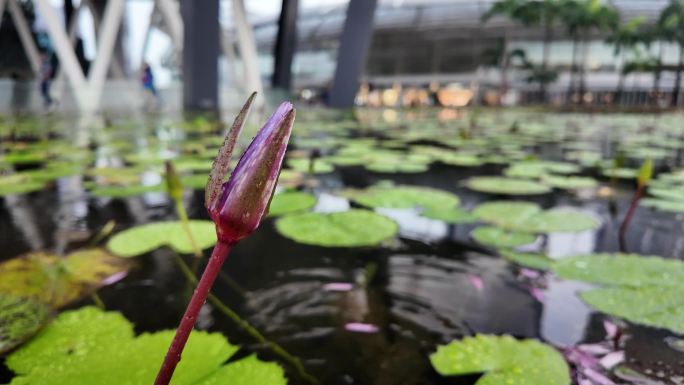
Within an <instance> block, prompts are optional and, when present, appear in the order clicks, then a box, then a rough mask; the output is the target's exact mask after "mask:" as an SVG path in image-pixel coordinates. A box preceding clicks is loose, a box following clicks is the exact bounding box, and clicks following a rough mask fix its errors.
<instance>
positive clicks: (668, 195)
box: [648, 187, 684, 203]
mask: <svg viewBox="0 0 684 385" xmlns="http://www.w3.org/2000/svg"><path fill="white" fill-rule="evenodd" d="M648 193H649V194H650V195H653V196H654V197H656V198H658V199H662V200H667V201H671V202H682V203H684V187H672V188H654V187H650V188H649V189H648Z"/></svg>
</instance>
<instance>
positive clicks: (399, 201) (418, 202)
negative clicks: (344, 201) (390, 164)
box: [344, 186, 460, 209]
mask: <svg viewBox="0 0 684 385" xmlns="http://www.w3.org/2000/svg"><path fill="white" fill-rule="evenodd" d="M344 195H345V196H347V197H348V198H350V199H352V200H353V201H354V202H356V203H358V204H360V205H363V206H366V207H373V208H380V207H382V208H390V209H410V208H414V207H425V208H427V207H434V208H436V209H437V208H438V209H449V208H454V207H456V206H458V204H459V202H460V199H459V198H458V196H456V195H454V194H452V193H450V192H448V191H443V190H437V189H433V188H429V187H416V186H372V187H369V188H367V189H365V190H349V191H347V192H346V193H345V194H344Z"/></svg>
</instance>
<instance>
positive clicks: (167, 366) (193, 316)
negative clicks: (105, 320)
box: [154, 241, 233, 385]
mask: <svg viewBox="0 0 684 385" xmlns="http://www.w3.org/2000/svg"><path fill="white" fill-rule="evenodd" d="M232 247H233V245H232V244H230V243H225V242H222V241H218V242H217V243H216V246H214V251H212V253H211V258H209V263H208V264H207V267H206V269H204V273H203V274H202V278H200V280H199V283H198V284H197V288H196V289H195V292H194V293H193V294H192V298H190V303H189V304H188V307H187V308H186V309H185V314H184V315H183V318H182V319H181V321H180V324H179V325H178V329H176V335H175V336H174V337H173V341H172V342H171V346H169V351H168V352H167V353H166V357H164V363H162V366H161V369H159V374H157V379H156V380H154V385H168V384H169V382H170V381H171V377H172V376H173V372H174V370H176V365H178V362H180V360H181V353H182V352H183V348H185V343H186V342H188V338H189V337H190V332H192V328H193V327H194V326H195V321H197V316H198V315H199V312H200V310H201V309H202V305H204V302H206V300H207V296H208V295H209V290H211V287H212V286H213V285H214V281H215V280H216V277H217V276H218V274H219V272H220V271H221V266H222V265H223V262H224V261H225V260H226V257H227V256H228V253H229V252H230V249H231V248H232Z"/></svg>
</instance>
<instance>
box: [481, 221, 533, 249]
mask: <svg viewBox="0 0 684 385" xmlns="http://www.w3.org/2000/svg"><path fill="white" fill-rule="evenodd" d="M470 236H471V237H473V239H474V240H476V241H477V242H479V243H481V244H483V245H487V246H492V247H494V248H499V247H503V248H515V247H519V246H524V245H529V244H530V243H533V242H534V241H535V239H536V237H535V236H534V235H530V234H525V233H516V232H511V231H506V230H503V229H500V228H498V227H489V226H485V227H478V228H476V229H474V230H473V231H472V232H471V233H470Z"/></svg>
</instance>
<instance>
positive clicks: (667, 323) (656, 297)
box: [581, 281, 684, 334]
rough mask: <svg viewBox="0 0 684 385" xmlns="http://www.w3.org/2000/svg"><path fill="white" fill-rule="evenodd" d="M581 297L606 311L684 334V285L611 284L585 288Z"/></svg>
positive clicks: (592, 305) (598, 308)
mask: <svg viewBox="0 0 684 385" xmlns="http://www.w3.org/2000/svg"><path fill="white" fill-rule="evenodd" d="M680 282H681V281H680ZM581 297H582V299H583V300H584V301H585V302H586V303H587V304H588V305H590V306H591V307H593V308H595V309H596V310H599V311H601V312H603V313H607V314H611V315H613V316H616V317H620V318H624V319H626V320H628V321H631V322H634V323H637V324H641V325H646V326H653V327H657V328H664V329H668V330H672V331H673V332H676V333H680V334H684V289H682V288H681V287H676V286H641V287H611V288H605V289H597V290H590V291H586V292H584V293H582V294H581Z"/></svg>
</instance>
